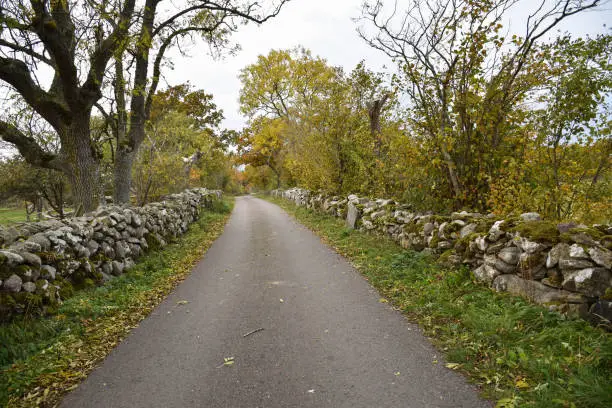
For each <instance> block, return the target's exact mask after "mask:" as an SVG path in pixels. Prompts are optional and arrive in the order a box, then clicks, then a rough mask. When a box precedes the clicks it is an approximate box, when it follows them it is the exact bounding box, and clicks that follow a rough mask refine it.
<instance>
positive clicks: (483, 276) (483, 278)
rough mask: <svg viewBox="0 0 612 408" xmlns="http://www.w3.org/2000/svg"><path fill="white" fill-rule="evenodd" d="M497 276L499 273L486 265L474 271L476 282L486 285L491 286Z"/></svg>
mask: <svg viewBox="0 0 612 408" xmlns="http://www.w3.org/2000/svg"><path fill="white" fill-rule="evenodd" d="M499 275H501V272H500V271H498V270H497V269H495V268H494V267H493V266H491V265H487V264H483V265H481V266H479V267H478V268H476V269H475V270H474V277H475V278H476V280H478V281H480V282H484V283H487V284H491V282H493V280H494V279H495V278H496V277H498V276H499Z"/></svg>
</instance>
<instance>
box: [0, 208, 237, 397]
mask: <svg viewBox="0 0 612 408" xmlns="http://www.w3.org/2000/svg"><path fill="white" fill-rule="evenodd" d="M232 206H233V200H226V201H224V202H219V203H217V204H216V205H215V207H214V208H213V209H212V210H209V211H203V213H202V214H201V218H200V219H199V220H198V221H197V222H195V223H194V224H192V226H191V227H190V230H189V232H188V233H187V234H185V235H184V236H183V237H181V238H179V239H178V240H177V241H176V242H174V243H171V244H170V245H168V246H167V247H166V248H165V249H163V250H161V251H158V252H151V253H149V254H147V255H145V256H144V257H142V258H140V260H139V262H138V264H137V265H136V267H134V268H133V269H132V270H130V271H129V272H128V273H126V274H124V275H122V276H120V277H118V278H116V279H114V280H112V281H111V282H109V283H108V284H106V285H104V286H100V287H97V288H94V289H90V290H84V291H80V292H77V293H76V294H75V296H73V297H71V298H69V299H68V300H66V301H65V302H64V304H63V305H62V306H61V307H60V308H59V310H58V312H57V314H55V315H54V316H50V317H47V318H22V319H20V320H15V321H13V322H11V323H10V324H5V325H2V326H0V372H1V374H0V406H11V407H51V406H55V404H56V403H57V402H58V401H59V400H60V398H61V396H62V395H63V394H64V393H66V392H67V391H69V390H71V389H73V388H75V387H76V386H77V385H78V383H79V382H80V381H81V380H82V379H83V378H84V377H85V376H86V375H87V374H88V373H89V372H90V371H91V370H92V369H93V368H94V367H95V366H96V364H97V363H98V362H100V361H101V360H102V359H103V358H104V357H105V356H106V355H107V354H108V353H109V352H110V351H111V350H112V348H113V347H114V346H115V345H117V344H118V343H119V342H120V341H121V339H122V338H123V337H124V336H125V335H126V334H127V333H128V332H129V330H130V329H131V328H133V327H135V326H136V325H138V322H139V321H141V320H142V319H143V318H145V317H146V316H147V315H148V314H149V312H150V311H151V310H152V309H153V307H155V305H157V304H159V302H161V300H163V298H165V296H166V295H167V294H168V293H169V292H170V291H171V290H172V289H173V288H174V287H175V286H176V285H177V284H178V283H180V281H182V280H183V279H184V277H185V276H186V275H187V274H188V273H189V272H190V271H191V268H192V267H193V265H195V263H196V262H197V261H198V260H199V259H200V258H201V257H202V255H203V254H204V253H205V252H206V250H207V249H208V248H209V247H210V245H211V244H212V242H213V241H214V240H215V239H216V238H217V237H218V236H219V234H220V233H221V232H222V230H223V226H224V225H225V222H226V220H227V218H228V217H229V213H230V212H231V208H232Z"/></svg>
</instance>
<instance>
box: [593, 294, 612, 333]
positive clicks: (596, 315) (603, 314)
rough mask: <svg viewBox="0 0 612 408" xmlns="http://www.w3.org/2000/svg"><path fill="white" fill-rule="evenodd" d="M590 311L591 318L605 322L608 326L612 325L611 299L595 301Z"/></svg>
mask: <svg viewBox="0 0 612 408" xmlns="http://www.w3.org/2000/svg"><path fill="white" fill-rule="evenodd" d="M589 313H590V314H591V315H592V317H591V320H592V321H593V322H594V323H596V324H604V325H606V326H608V327H610V326H611V325H612V302H611V301H609V300H602V299H599V300H598V301H597V302H595V303H593V305H592V306H591V309H590V310H589Z"/></svg>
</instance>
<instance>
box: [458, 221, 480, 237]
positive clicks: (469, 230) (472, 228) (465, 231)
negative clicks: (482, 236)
mask: <svg viewBox="0 0 612 408" xmlns="http://www.w3.org/2000/svg"><path fill="white" fill-rule="evenodd" d="M476 228H478V226H477V225H476V224H467V225H466V226H464V227H463V228H461V231H459V237H460V238H464V237H467V236H468V235H470V234H473V233H474V232H476Z"/></svg>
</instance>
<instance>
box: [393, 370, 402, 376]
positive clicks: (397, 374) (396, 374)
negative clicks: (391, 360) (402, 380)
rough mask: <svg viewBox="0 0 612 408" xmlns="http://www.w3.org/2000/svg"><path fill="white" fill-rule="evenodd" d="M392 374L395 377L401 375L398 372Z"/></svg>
mask: <svg viewBox="0 0 612 408" xmlns="http://www.w3.org/2000/svg"><path fill="white" fill-rule="evenodd" d="M393 374H395V376H396V377H397V376H399V375H400V374H401V373H400V372H399V371H396V372H395V373H393Z"/></svg>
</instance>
